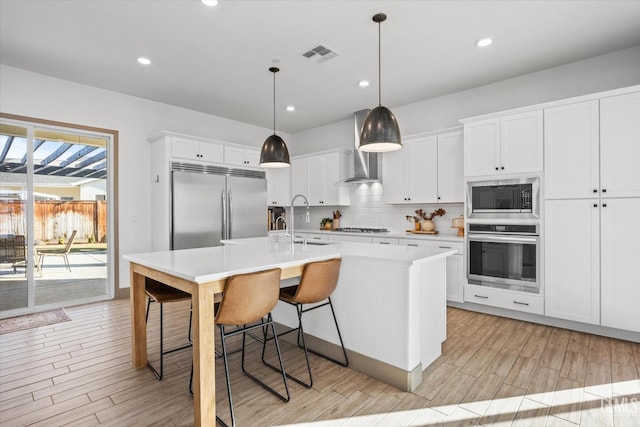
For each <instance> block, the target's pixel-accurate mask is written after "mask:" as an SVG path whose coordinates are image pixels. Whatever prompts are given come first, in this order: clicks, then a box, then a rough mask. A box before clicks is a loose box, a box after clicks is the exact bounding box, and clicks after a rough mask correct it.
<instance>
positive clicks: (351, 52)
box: [0, 0, 640, 132]
mask: <svg viewBox="0 0 640 427" xmlns="http://www.w3.org/2000/svg"><path fill="white" fill-rule="evenodd" d="M377 12H384V13H386V14H387V15H388V19H387V21H386V22H384V23H383V24H382V28H381V29H382V103H383V105H386V106H387V107H389V108H391V109H393V108H394V107H395V106H400V105H405V104H409V103H412V102H416V101H420V100H424V99H428V98H432V97H435V96H439V95H443V94H447V93H451V92H456V91H460V90H464V89H467V88H471V87H476V86H480V85H484V84H488V83H491V82H495V81H499V80H503V79H506V78H510V77H514V76H518V75H522V74H526V73H529V72H533V71H537V70H541V69H545V68H549V67H553V66H557V65H560V64H565V63H568V62H573V61H576V60H580V59H583V58H587V57H591V56H596V55H600V54H603V53H606V52H610V51H614V50H618V49H623V48H626V47H630V46H633V45H638V44H640V24H639V23H640V1H636V0H632V1H613V0H601V1H578V0H575V1H562V0H553V1H543V0H536V1H513V0H511V1H507V0H499V1H481V0H476V1H453V0H449V1H418V0H413V1H403V0H393V1H366V0H352V1H344V0H342V1H337V0H324V1H315V0H297V1H294V0H285V1H268V0H257V1H249V0H226V1H225V0H220V2H219V5H218V6H216V7H213V8H209V7H206V6H204V5H203V4H202V3H201V2H200V1H199V0H126V1H125V0H92V1H88V0H0V62H2V63H3V64H6V65H10V66H14V67H18V68H23V69H27V70H31V71H35V72H38V73H42V74H47V75H51V76H55V77H59V78H62V79H67V80H71V81H76V82H79V83H84V84H87V85H91V86H97V87H101V88H105V89H110V90H114V91H117V92H122V93H126V94H131V95H134V96H139V97H142V98H148V99H152V100H156V101H160V102H164V103H167V104H173V105H177V106H181V107H185V108H188V109H192V110H197V111H202V112H205V113H210V114H214V115H217V116H222V117H227V118H230V119H234V120H239V121H242V122H246V123H251V124H255V125H258V126H264V127H271V126H272V121H273V116H272V114H273V107H272V105H273V99H272V96H273V86H272V85H273V76H272V74H271V73H270V72H269V71H268V68H269V67H270V66H272V65H273V63H272V61H273V60H274V59H278V60H279V61H280V63H279V64H278V66H279V67H280V68H281V72H280V73H278V75H277V81H276V85H277V127H278V129H279V130H282V131H287V132H296V131H299V130H303V129H308V128H312V127H315V126H319V125H323V124H326V123H331V122H334V121H338V120H342V119H346V118H348V117H350V116H351V114H352V113H353V112H354V111H357V110H361V109H364V108H372V107H374V106H375V105H377V98H378V94H377V92H378V91H377V81H378V77H377V61H378V56H377V53H378V52H377V49H378V26H377V24H375V23H374V22H372V20H371V17H372V16H373V15H374V14H375V13H377ZM485 36H491V37H493V38H494V44H493V45H492V46H490V47H489V48H485V49H480V48H478V47H476V45H475V41H476V40H477V39H479V38H482V37H485ZM318 44H322V45H325V46H327V47H329V48H331V49H332V50H335V51H336V52H338V54H339V55H338V57H336V58H334V59H332V60H330V61H327V62H325V63H323V64H316V63H314V62H311V61H309V60H308V59H305V58H304V57H302V53H303V52H305V51H307V50H308V49H310V48H313V47H315V46H316V45H318ZM138 56H146V57H149V58H150V59H151V60H152V61H153V63H152V65H150V66H147V67H143V66H141V65H139V64H138V63H137V62H136V58H137V57H138ZM0 78H1V76H0ZM362 79H368V80H370V81H371V82H372V85H371V86H370V87H369V88H367V89H362V88H360V87H358V86H357V84H356V83H357V82H358V81H359V80H362ZM0 96H1V95H0ZM289 104H293V105H295V106H296V111H295V112H293V113H288V112H286V111H285V110H284V107H285V106H286V105H289Z"/></svg>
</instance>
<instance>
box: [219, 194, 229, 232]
mask: <svg viewBox="0 0 640 427" xmlns="http://www.w3.org/2000/svg"><path fill="white" fill-rule="evenodd" d="M220 197H221V198H222V238H223V239H226V238H227V227H226V224H227V200H226V198H225V194H224V188H223V189H222V191H221V192H220Z"/></svg>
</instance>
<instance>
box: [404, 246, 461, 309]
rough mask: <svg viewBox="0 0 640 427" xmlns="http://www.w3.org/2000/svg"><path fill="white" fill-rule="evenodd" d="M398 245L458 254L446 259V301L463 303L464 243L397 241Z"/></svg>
mask: <svg viewBox="0 0 640 427" xmlns="http://www.w3.org/2000/svg"><path fill="white" fill-rule="evenodd" d="M398 244H399V245H406V246H427V247H430V248H433V249H434V250H446V249H456V250H457V251H458V252H457V253H456V254H455V255H452V256H450V257H448V258H447V301H455V302H464V297H463V295H464V284H465V282H466V277H465V273H464V243H462V242H447V241H436V240H417V239H398Z"/></svg>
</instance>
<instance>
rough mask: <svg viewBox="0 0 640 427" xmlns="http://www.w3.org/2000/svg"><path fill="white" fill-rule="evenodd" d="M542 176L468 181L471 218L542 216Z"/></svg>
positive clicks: (529, 217) (468, 203) (468, 201)
mask: <svg viewBox="0 0 640 427" xmlns="http://www.w3.org/2000/svg"><path fill="white" fill-rule="evenodd" d="M539 192H540V180H539V178H519V179H508V180H506V179H505V180H497V181H477V182H467V218H471V219H473V218H478V219H482V218H495V219H538V218H539V217H540V210H539V199H540V195H539Z"/></svg>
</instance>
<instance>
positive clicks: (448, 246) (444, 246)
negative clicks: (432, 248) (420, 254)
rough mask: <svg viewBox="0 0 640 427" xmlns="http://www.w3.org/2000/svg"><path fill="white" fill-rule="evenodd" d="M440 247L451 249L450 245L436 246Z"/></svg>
mask: <svg viewBox="0 0 640 427" xmlns="http://www.w3.org/2000/svg"><path fill="white" fill-rule="evenodd" d="M438 247H439V248H440V249H451V246H438Z"/></svg>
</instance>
